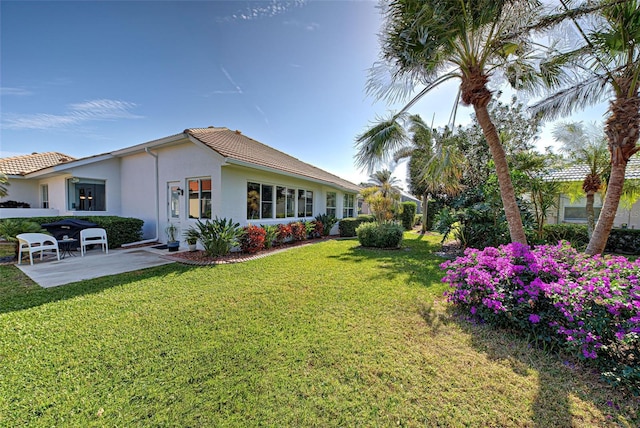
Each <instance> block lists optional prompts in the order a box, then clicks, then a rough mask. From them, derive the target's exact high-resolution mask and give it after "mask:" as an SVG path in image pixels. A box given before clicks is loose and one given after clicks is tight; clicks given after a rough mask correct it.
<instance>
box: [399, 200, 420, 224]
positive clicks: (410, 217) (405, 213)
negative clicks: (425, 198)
mask: <svg viewBox="0 0 640 428" xmlns="http://www.w3.org/2000/svg"><path fill="white" fill-rule="evenodd" d="M400 205H401V206H402V212H401V213H400V221H401V222H402V227H404V228H405V230H411V229H413V225H414V224H415V217H416V212H417V211H418V205H416V203H415V202H413V201H406V202H403V203H402V204H400Z"/></svg>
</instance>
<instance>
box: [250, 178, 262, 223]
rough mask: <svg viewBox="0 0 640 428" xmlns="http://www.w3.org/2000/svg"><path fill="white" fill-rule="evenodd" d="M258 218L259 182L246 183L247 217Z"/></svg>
mask: <svg viewBox="0 0 640 428" xmlns="http://www.w3.org/2000/svg"><path fill="white" fill-rule="evenodd" d="M258 218H260V184H259V183H247V219H249V220H255V219H258Z"/></svg>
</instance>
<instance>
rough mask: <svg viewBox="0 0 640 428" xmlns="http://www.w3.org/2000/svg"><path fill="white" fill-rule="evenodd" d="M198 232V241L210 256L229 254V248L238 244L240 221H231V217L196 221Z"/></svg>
mask: <svg viewBox="0 0 640 428" xmlns="http://www.w3.org/2000/svg"><path fill="white" fill-rule="evenodd" d="M196 226H197V227H198V230H199V232H200V243H201V244H202V246H203V247H204V252H205V253H206V254H207V255H208V256H210V257H218V256H224V255H227V254H229V252H230V251H231V248H233V247H234V246H236V245H238V240H239V239H240V236H241V235H242V228H241V227H240V223H233V221H232V220H231V219H229V220H228V221H227V219H226V218H222V219H219V218H218V217H216V218H215V219H213V220H211V221H210V220H207V221H206V222H205V223H202V222H201V221H200V220H198V222H197V223H196Z"/></svg>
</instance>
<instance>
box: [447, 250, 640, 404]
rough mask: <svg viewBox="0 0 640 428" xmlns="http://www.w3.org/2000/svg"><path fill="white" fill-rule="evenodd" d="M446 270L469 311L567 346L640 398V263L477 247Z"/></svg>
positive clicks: (453, 297) (454, 298)
mask: <svg viewBox="0 0 640 428" xmlns="http://www.w3.org/2000/svg"><path fill="white" fill-rule="evenodd" d="M441 267H442V268H443V269H446V274H445V276H444V278H443V281H444V282H447V283H448V284H449V286H450V290H449V291H448V292H447V293H446V294H447V296H448V300H449V301H450V302H453V303H454V304H456V305H458V306H459V307H460V308H461V309H462V310H464V311H468V313H470V314H472V315H473V316H474V317H478V318H480V319H482V320H484V321H486V322H489V323H492V324H495V325H500V326H503V327H507V328H513V329H517V330H519V331H521V332H523V333H524V334H525V335H526V336H527V337H529V338H533V339H534V340H535V341H536V342H539V343H540V342H542V343H544V344H545V345H549V346H550V347H557V346H560V347H562V348H563V349H565V350H567V351H569V352H572V353H574V354H575V355H577V356H578V357H579V358H581V359H583V360H587V361H589V362H591V363H593V364H595V365H597V366H598V367H599V369H600V370H601V373H602V374H603V376H604V377H605V378H606V379H607V380H608V381H610V382H612V383H613V384H616V385H618V384H623V385H626V386H627V387H628V388H630V390H631V391H632V392H633V393H634V394H640V284H639V281H640V260H637V261H635V262H630V261H629V260H628V259H626V258H625V257H609V256H607V257H600V256H593V257H591V256H587V255H585V254H582V253H578V252H577V251H576V250H575V249H573V248H571V246H570V245H569V244H568V243H566V242H560V243H559V244H558V245H555V246H550V245H542V246H536V247H534V248H533V249H530V248H529V247H528V246H526V245H522V244H517V243H513V244H508V245H503V246H500V247H498V248H494V247H487V248H485V249H484V250H476V249H471V248H470V249H467V250H466V251H465V253H464V256H462V257H459V258H457V259H456V260H452V261H447V262H445V263H443V264H442V265H441Z"/></svg>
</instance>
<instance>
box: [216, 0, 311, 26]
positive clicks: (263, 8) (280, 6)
mask: <svg viewBox="0 0 640 428" xmlns="http://www.w3.org/2000/svg"><path fill="white" fill-rule="evenodd" d="M305 3H306V0H286V1H281V0H270V1H261V2H250V3H249V4H248V6H247V7H246V8H245V9H242V10H240V11H238V12H236V13H234V14H233V15H231V16H227V17H224V18H222V20H223V21H236V20H240V21H251V20H254V19H261V18H271V17H273V16H276V15H279V14H281V13H284V12H287V11H288V10H289V9H292V8H294V7H299V6H303V5H304V4H305Z"/></svg>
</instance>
